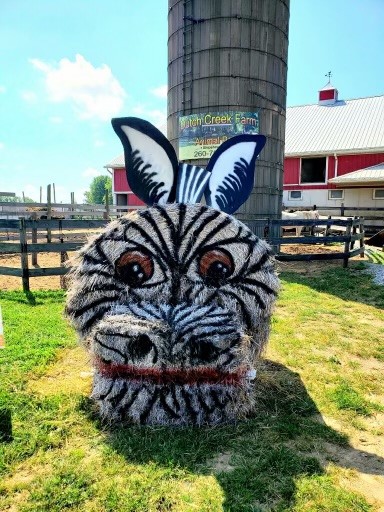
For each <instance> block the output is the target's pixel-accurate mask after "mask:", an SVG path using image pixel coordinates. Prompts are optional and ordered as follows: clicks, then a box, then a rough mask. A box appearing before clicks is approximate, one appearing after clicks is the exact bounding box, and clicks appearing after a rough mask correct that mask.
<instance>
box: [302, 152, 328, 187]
mask: <svg viewBox="0 0 384 512" xmlns="http://www.w3.org/2000/svg"><path fill="white" fill-rule="evenodd" d="M326 168H327V159H326V158H325V157H321V158H302V159H301V174H300V183H325V175H326Z"/></svg>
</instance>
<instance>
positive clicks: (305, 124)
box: [285, 96, 384, 157]
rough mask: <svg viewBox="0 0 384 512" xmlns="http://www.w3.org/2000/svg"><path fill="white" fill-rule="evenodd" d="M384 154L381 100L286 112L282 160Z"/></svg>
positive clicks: (383, 104)
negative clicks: (316, 156) (312, 156)
mask: <svg viewBox="0 0 384 512" xmlns="http://www.w3.org/2000/svg"><path fill="white" fill-rule="evenodd" d="M361 152H364V153H368V152H375V153H376V152H384V96H372V97H368V98H358V99H353V100H345V101H344V100H340V101H336V102H335V103H334V104H332V105H318V104H315V105H302V106H298V107H288V108H287V125H286V139H285V156H286V157H293V156H305V155H324V154H327V155H329V154H330V153H344V154H345V153H350V154H353V153H361Z"/></svg>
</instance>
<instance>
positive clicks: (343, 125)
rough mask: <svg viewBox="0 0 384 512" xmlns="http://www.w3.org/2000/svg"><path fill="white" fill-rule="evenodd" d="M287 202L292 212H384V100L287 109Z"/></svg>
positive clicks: (333, 99)
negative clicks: (345, 209) (367, 209)
mask: <svg viewBox="0 0 384 512" xmlns="http://www.w3.org/2000/svg"><path fill="white" fill-rule="evenodd" d="M283 203H284V206H285V207H286V208H289V207H296V208H297V207H309V206H312V205H314V204H316V205H318V206H340V205H341V203H344V204H345V206H358V207H384V96H374V97H369V98H358V99H352V100H345V101H344V100H339V99H338V91H337V89H336V88H335V87H333V86H332V85H331V84H330V83H328V84H327V85H326V86H325V87H324V88H323V89H321V90H320V91H319V101H318V103H316V104H314V105H302V106H298V107H289V108H288V109H287V124H286V140H285V160H284V191H283Z"/></svg>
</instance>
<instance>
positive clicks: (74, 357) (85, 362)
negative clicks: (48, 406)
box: [28, 347, 93, 396]
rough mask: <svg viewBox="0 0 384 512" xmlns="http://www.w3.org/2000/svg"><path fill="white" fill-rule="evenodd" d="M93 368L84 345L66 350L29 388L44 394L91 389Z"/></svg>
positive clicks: (82, 391) (29, 384) (30, 382)
mask: <svg viewBox="0 0 384 512" xmlns="http://www.w3.org/2000/svg"><path fill="white" fill-rule="evenodd" d="M92 375H93V373H92V369H91V366H90V362H89V355H88V354H87V353H86V351H85V350H84V349H83V348H82V347H76V348H74V349H69V350H64V351H63V352H62V353H61V357H60V359H59V360H58V361H57V362H56V363H55V364H54V365H53V366H52V367H51V368H50V369H49V370H48V372H47V373H46V374H45V375H44V376H43V377H41V378H40V379H36V380H31V381H29V383H28V390H29V391H32V392H33V393H37V394H40V395H44V396H49V395H57V394H62V393H63V394H67V393H81V394H85V395H88V394H89V393H90V391H91V380H92Z"/></svg>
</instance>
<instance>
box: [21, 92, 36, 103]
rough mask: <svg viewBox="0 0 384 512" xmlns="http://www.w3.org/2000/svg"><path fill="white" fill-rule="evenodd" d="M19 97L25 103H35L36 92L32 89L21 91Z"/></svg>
mask: <svg viewBox="0 0 384 512" xmlns="http://www.w3.org/2000/svg"><path fill="white" fill-rule="evenodd" d="M21 97H22V99H23V100H24V101H26V102H27V103H35V102H36V100H37V96H36V93H34V92H33V91H22V92H21Z"/></svg>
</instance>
